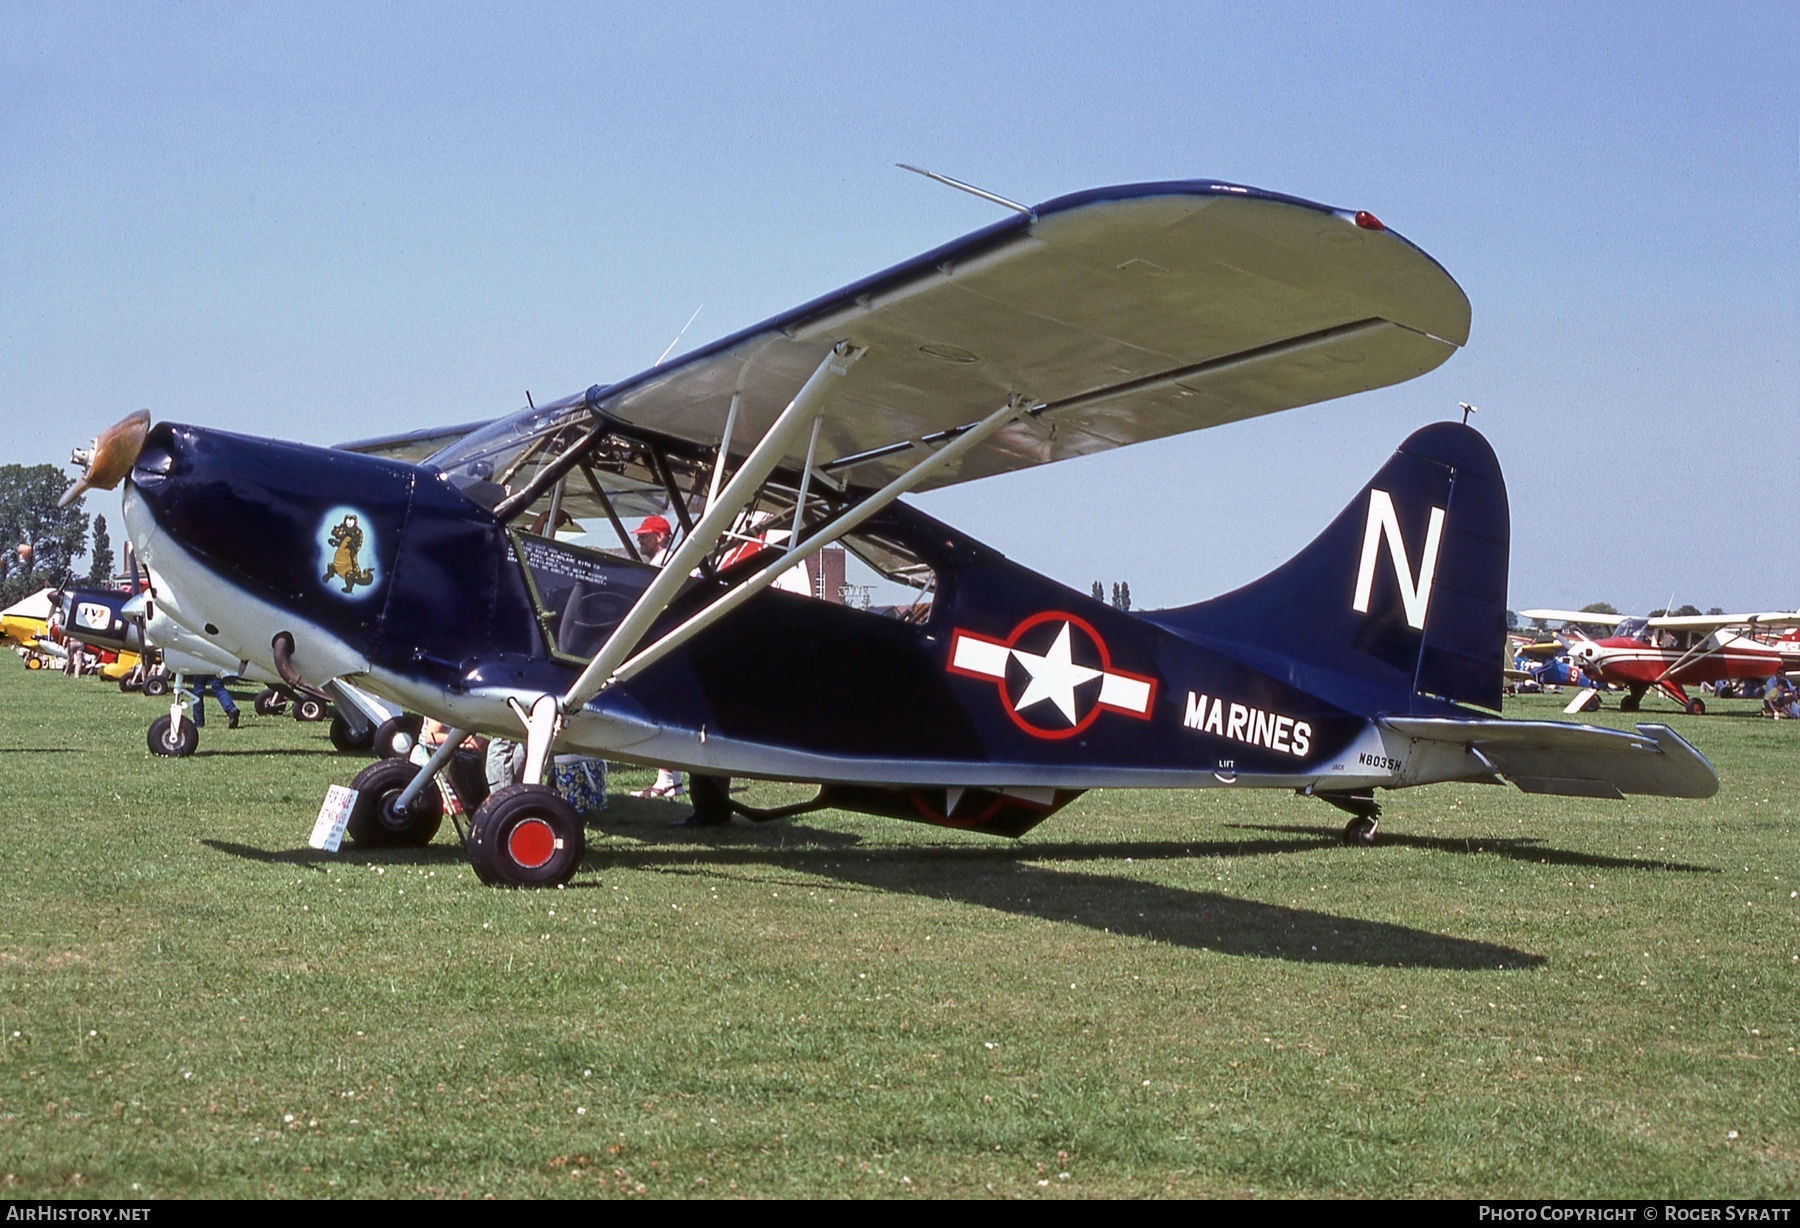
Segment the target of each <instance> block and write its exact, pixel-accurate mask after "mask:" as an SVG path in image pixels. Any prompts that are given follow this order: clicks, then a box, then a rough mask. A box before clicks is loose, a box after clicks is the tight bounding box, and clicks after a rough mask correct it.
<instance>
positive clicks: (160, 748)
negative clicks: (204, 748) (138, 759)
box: [144, 716, 200, 759]
mask: <svg viewBox="0 0 1800 1228" xmlns="http://www.w3.org/2000/svg"><path fill="white" fill-rule="evenodd" d="M144 740H145V741H146V742H148V743H149V745H150V753H151V754H153V755H162V756H164V757H166V758H169V759H185V758H187V757H188V756H189V755H191V754H193V753H194V752H195V751H196V750H198V749H199V748H200V731H199V730H198V729H196V728H194V722H192V721H190V720H189V719H188V718H187V717H185V716H184V717H182V718H181V723H180V724H179V725H177V724H176V723H175V722H173V721H171V720H170V719H169V718H168V717H167V716H159V717H157V718H156V719H155V720H153V721H151V722H150V731H149V733H147V734H146V735H145V737H144Z"/></svg>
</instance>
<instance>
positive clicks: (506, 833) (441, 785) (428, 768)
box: [344, 718, 587, 887]
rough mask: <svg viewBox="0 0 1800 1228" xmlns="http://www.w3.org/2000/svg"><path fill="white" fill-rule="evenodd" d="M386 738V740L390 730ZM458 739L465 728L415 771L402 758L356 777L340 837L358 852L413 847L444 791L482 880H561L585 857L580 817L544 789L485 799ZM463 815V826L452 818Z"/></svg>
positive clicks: (428, 833) (476, 769) (431, 826)
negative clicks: (467, 817) (452, 799)
mask: <svg viewBox="0 0 1800 1228" xmlns="http://www.w3.org/2000/svg"><path fill="white" fill-rule="evenodd" d="M402 719H403V720H404V719H405V718H402ZM415 719H416V718H415ZM415 732H416V727H415ZM387 733H388V736H390V737H391V736H393V733H394V731H392V730H389V731H387ZM381 736H382V735H379V734H378V735H377V740H378V742H379V741H380V738H381ZM465 736H467V730H462V729H452V730H449V731H448V732H447V733H446V734H445V735H444V741H443V743H442V745H440V746H439V747H438V748H437V750H436V751H434V752H433V754H432V756H431V758H430V759H429V760H427V761H426V763H425V764H424V766H422V767H421V766H418V765H416V764H414V763H412V762H411V761H409V760H407V759H405V758H395V759H380V760H377V761H376V762H374V763H372V764H370V765H369V766H368V767H366V768H364V769H363V770H362V771H361V772H359V773H358V774H357V776H356V779H355V780H354V781H353V782H352V783H351V787H352V788H354V789H355V790H356V802H355V804H354V805H353V806H352V808H351V811H350V818H349V821H348V822H347V823H346V825H345V828H344V832H345V834H346V835H348V836H349V837H350V839H351V840H352V841H354V842H355V843H356V844H357V845H359V846H360V847H363V848H421V847H423V846H424V845H427V844H429V843H430V842H431V839H432V837H433V836H435V835H436V834H437V832H438V829H439V828H440V827H441V826H442V824H443V818H444V811H445V807H444V800H445V791H446V790H448V791H450V792H451V793H453V794H454V796H455V797H456V799H457V802H458V803H459V805H458V809H457V811H456V812H455V813H454V814H453V817H456V819H457V828H458V834H459V835H461V836H462V840H463V848H464V850H465V851H466V852H467V853H468V854H469V863H470V865H471V866H472V867H473V868H474V870H475V874H476V877H478V878H480V879H481V881H482V882H484V883H488V884H490V885H492V886H497V887H560V886H562V885H563V884H564V883H566V882H568V881H569V880H570V879H571V878H573V877H574V876H575V871H576V870H577V869H579V868H580V866H581V859H582V857H584V856H585V855H586V853H587V840H586V837H585V834H584V833H583V830H582V821H581V816H580V815H578V814H577V813H575V808H574V807H573V806H571V805H569V803H568V802H566V801H564V800H563V798H562V796H561V795H560V794H558V793H557V792H556V790H554V789H552V788H550V787H549V786H548V785H544V784H537V783H528V784H516V785H508V786H507V787H506V788H504V789H501V790H500V791H499V792H497V793H493V794H491V795H490V794H488V793H487V778H486V775H485V773H484V769H483V765H482V763H481V761H480V759H479V758H477V757H476V756H474V755H472V754H469V753H468V752H466V751H465V752H461V753H459V752H458V750H457V747H458V746H460V745H461V743H462V740H463V738H464V737H465ZM527 774H528V775H529V774H530V763H529V757H528V761H527ZM470 813H472V814H473V818H471V819H470V820H469V822H468V824H467V826H466V828H465V827H464V825H463V824H462V822H461V819H460V817H458V816H460V814H470Z"/></svg>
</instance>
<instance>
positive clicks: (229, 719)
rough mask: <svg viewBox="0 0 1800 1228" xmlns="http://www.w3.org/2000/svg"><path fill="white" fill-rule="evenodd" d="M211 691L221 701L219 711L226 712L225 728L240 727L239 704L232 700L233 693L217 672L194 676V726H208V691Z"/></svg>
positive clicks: (201, 727) (200, 727)
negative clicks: (228, 689)
mask: <svg viewBox="0 0 1800 1228" xmlns="http://www.w3.org/2000/svg"><path fill="white" fill-rule="evenodd" d="M208 691H211V692H212V693H213V696H214V697H215V698H216V699H218V701H219V711H221V712H223V713H224V714H225V728H227V729H236V728H237V727H238V710H237V705H236V704H235V703H233V702H232V701H231V693H230V692H229V691H227V690H226V689H225V683H224V680H223V679H221V678H220V677H219V676H218V675H217V674H201V675H199V676H197V677H195V678H194V728H196V729H203V728H205V727H206V693H207V692H208Z"/></svg>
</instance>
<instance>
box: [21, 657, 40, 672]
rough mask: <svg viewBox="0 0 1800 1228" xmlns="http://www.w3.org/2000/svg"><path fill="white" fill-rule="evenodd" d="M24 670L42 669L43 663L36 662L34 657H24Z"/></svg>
mask: <svg viewBox="0 0 1800 1228" xmlns="http://www.w3.org/2000/svg"><path fill="white" fill-rule="evenodd" d="M25 668H26V669H43V668H44V663H43V662H42V661H40V660H38V659H37V658H36V657H26V658H25Z"/></svg>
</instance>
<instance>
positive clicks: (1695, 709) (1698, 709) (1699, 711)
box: [1687, 699, 1706, 716]
mask: <svg viewBox="0 0 1800 1228" xmlns="http://www.w3.org/2000/svg"><path fill="white" fill-rule="evenodd" d="M1687 710H1688V715H1689V716H1705V715H1706V705H1705V704H1703V703H1701V702H1700V701H1699V700H1697V699H1690V700H1688V702H1687Z"/></svg>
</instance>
